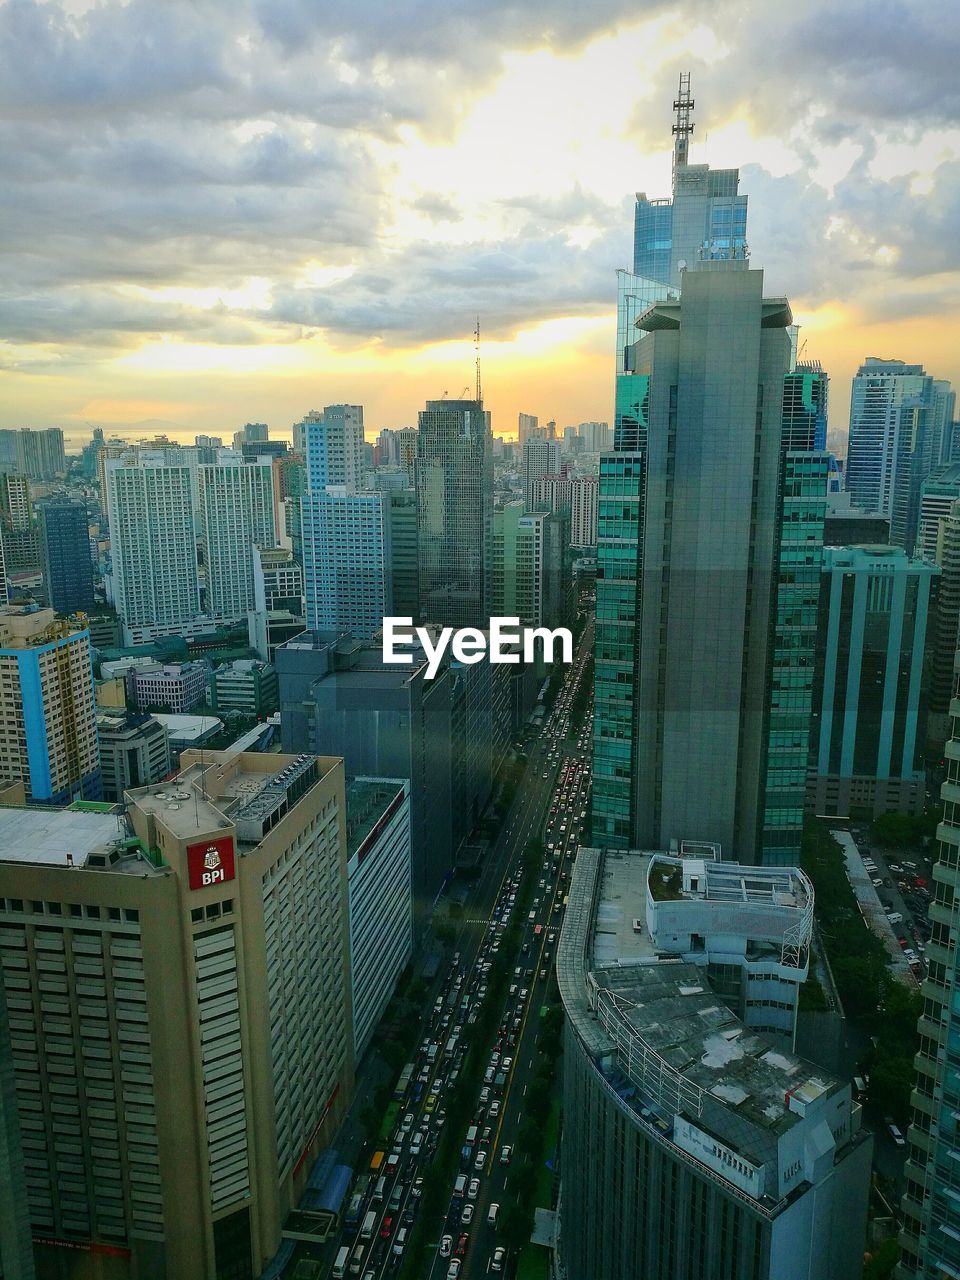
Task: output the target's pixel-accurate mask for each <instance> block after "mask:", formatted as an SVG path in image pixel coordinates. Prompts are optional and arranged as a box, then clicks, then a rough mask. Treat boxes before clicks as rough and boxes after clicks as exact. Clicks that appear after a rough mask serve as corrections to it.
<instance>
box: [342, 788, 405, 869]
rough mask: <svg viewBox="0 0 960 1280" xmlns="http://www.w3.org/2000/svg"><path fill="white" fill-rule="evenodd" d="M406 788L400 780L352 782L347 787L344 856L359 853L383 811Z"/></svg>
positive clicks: (384, 811)
mask: <svg viewBox="0 0 960 1280" xmlns="http://www.w3.org/2000/svg"><path fill="white" fill-rule="evenodd" d="M405 787H406V784H405V782H404V781H403V780H402V779H400V778H353V779H352V780H351V781H350V782H348V783H347V856H348V857H350V858H352V857H353V855H354V854H355V853H356V852H357V851H358V850H359V849H360V847H361V846H362V844H363V842H364V841H365V840H366V838H367V836H369V834H370V832H371V831H372V830H373V829H374V827H375V826H376V825H377V823H378V822H379V821H380V819H381V818H382V817H383V815H384V814H385V813H386V811H387V808H388V807H389V806H390V804H391V802H392V801H393V800H394V799H396V797H397V796H402V795H403V793H404V790H405Z"/></svg>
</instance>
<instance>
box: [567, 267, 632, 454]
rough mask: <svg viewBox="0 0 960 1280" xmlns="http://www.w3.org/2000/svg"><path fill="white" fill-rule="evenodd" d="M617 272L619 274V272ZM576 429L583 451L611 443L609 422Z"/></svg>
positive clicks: (586, 423)
mask: <svg viewBox="0 0 960 1280" xmlns="http://www.w3.org/2000/svg"><path fill="white" fill-rule="evenodd" d="M617 274H618V275H619V274H620V272H618V273H617ZM634 319H636V317H634ZM577 431H578V432H579V433H580V439H581V440H582V441H583V451H584V453H602V452H603V450H604V449H609V448H610V446H611V445H612V444H613V440H612V438H611V436H610V424H609V422H581V423H580V425H579V426H578V427H577Z"/></svg>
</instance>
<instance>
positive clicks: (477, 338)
mask: <svg viewBox="0 0 960 1280" xmlns="http://www.w3.org/2000/svg"><path fill="white" fill-rule="evenodd" d="M473 336H474V342H475V344H476V348H477V403H478V404H479V403H480V401H481V400H482V399H483V393H482V391H481V389H480V317H479V316H477V327H476V330H475V332H474V335H473Z"/></svg>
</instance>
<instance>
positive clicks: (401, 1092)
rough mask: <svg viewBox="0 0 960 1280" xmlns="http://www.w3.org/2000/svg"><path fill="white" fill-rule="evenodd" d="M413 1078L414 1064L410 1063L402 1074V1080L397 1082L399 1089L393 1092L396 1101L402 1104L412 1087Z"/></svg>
mask: <svg viewBox="0 0 960 1280" xmlns="http://www.w3.org/2000/svg"><path fill="white" fill-rule="evenodd" d="M412 1077H413V1063H412V1062H408V1063H407V1065H406V1066H405V1067H404V1068H403V1070H402V1071H401V1072H400V1079H399V1080H398V1081H397V1087H396V1088H395V1089H394V1091H393V1096H394V1099H395V1100H396V1101H397V1102H402V1101H403V1100H404V1098H405V1097H406V1096H407V1089H408V1088H409V1087H410V1080H411V1079H412Z"/></svg>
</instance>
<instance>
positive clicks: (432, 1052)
mask: <svg viewBox="0 0 960 1280" xmlns="http://www.w3.org/2000/svg"><path fill="white" fill-rule="evenodd" d="M439 1047H440V1046H439V1045H438V1044H437V1042H436V1040H434V1041H433V1042H432V1043H431V1044H430V1045H428V1047H427V1061H428V1062H436V1060H437V1050H438V1048H439Z"/></svg>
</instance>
